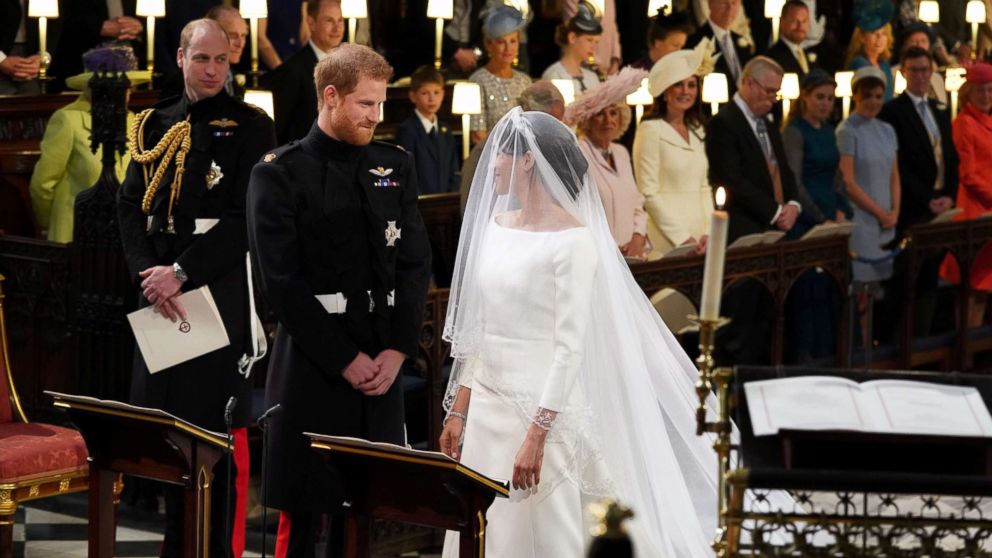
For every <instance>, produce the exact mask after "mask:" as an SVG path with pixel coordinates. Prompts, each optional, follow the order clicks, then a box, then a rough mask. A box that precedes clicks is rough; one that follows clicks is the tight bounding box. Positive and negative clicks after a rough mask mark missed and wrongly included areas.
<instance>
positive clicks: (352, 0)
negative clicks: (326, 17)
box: [341, 0, 369, 19]
mask: <svg viewBox="0 0 992 558" xmlns="http://www.w3.org/2000/svg"><path fill="white" fill-rule="evenodd" d="M341 17H343V18H345V19H352V18H354V19H361V18H364V17H369V9H368V5H367V4H366V3H365V0H342V1H341Z"/></svg>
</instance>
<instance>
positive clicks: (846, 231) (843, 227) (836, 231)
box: [800, 221, 854, 240]
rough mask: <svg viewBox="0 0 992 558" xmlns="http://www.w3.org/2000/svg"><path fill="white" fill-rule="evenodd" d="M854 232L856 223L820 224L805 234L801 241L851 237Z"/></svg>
mask: <svg viewBox="0 0 992 558" xmlns="http://www.w3.org/2000/svg"><path fill="white" fill-rule="evenodd" d="M853 230H854V223H851V222H850V221H845V222H843V223H820V224H819V225H817V226H815V227H813V228H812V229H810V230H808V231H806V234H804V235H803V237H802V238H801V239H800V240H810V239H812V238H824V237H828V236H838V235H844V236H849V235H850V234H851V231H853Z"/></svg>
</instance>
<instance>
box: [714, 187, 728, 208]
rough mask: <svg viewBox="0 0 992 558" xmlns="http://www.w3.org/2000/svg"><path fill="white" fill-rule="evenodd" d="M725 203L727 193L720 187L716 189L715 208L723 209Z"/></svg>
mask: <svg viewBox="0 0 992 558" xmlns="http://www.w3.org/2000/svg"><path fill="white" fill-rule="evenodd" d="M725 203H727V191H726V190H724V189H723V186H720V187H719V188H717V189H716V208H717V209H723V204H725Z"/></svg>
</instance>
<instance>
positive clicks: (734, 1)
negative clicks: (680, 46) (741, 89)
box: [685, 0, 753, 94]
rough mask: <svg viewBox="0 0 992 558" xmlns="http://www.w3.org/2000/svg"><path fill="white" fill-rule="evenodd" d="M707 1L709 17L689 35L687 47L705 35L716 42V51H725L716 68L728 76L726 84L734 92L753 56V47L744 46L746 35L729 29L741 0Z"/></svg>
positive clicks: (738, 10)
mask: <svg viewBox="0 0 992 558" xmlns="http://www.w3.org/2000/svg"><path fill="white" fill-rule="evenodd" d="M708 2H709V7H710V18H709V19H708V20H706V23H704V24H703V25H700V26H699V29H697V30H696V32H695V33H693V34H692V35H691V36H690V37H689V40H688V41H686V43H685V48H692V47H694V46H696V45H697V44H699V41H701V40H703V38H707V39H710V40H711V41H713V42H714V43H716V52H719V53H722V54H723V55H722V56H720V58H718V59H717V61H716V68H715V69H714V70H713V71H715V72H720V73H722V74H724V75H726V76H727V85H728V87H729V89H730V93H731V94H733V93H734V92H735V91H737V84H738V82H739V81H740V77H741V70H742V69H743V68H744V65H745V64H747V62H748V60H750V59H751V56H753V53H752V52H751V49H750V47H747V46H741V45H742V44H743V43H742V41H743V37H741V36H740V35H738V34H737V33H734V32H733V31H731V30H730V24H731V23H733V21H734V18H735V17H737V13H738V12H740V10H741V0H708Z"/></svg>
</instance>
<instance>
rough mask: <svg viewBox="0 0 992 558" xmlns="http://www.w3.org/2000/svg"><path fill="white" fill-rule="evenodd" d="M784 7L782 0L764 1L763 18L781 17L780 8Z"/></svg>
mask: <svg viewBox="0 0 992 558" xmlns="http://www.w3.org/2000/svg"><path fill="white" fill-rule="evenodd" d="M784 5H785V1H784V0H765V17H767V18H769V19H771V18H773V17H779V16H780V15H782V6H784Z"/></svg>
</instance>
